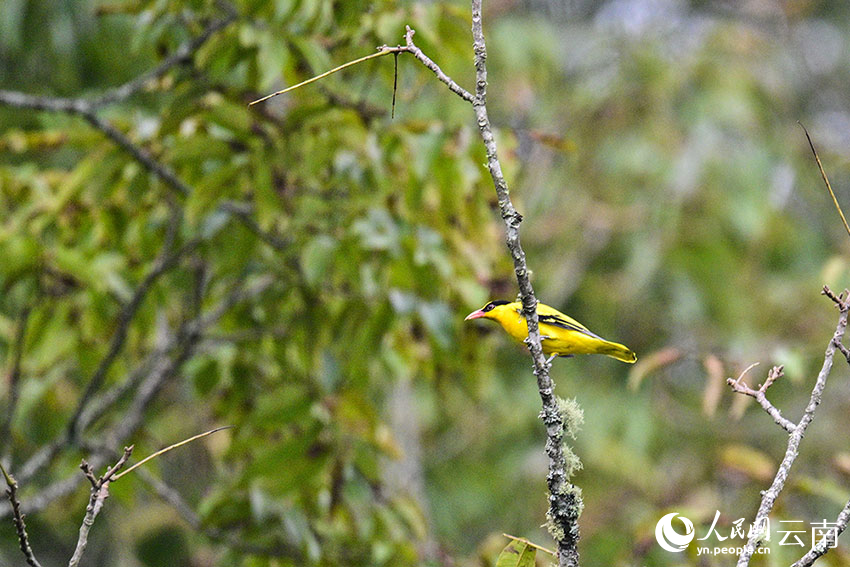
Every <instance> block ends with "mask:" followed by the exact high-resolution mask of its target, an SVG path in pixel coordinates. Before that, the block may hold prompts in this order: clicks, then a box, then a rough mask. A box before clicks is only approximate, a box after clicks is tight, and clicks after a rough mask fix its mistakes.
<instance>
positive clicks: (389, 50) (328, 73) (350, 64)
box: [248, 45, 407, 106]
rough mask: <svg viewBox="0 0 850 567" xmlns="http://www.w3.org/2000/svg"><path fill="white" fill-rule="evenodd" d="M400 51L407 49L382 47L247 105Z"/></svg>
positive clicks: (398, 46) (252, 104)
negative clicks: (375, 51)
mask: <svg viewBox="0 0 850 567" xmlns="http://www.w3.org/2000/svg"><path fill="white" fill-rule="evenodd" d="M401 51H407V48H406V47H403V46H401V45H397V46H396V47H388V46H386V45H382V46H381V47H379V48H378V51H377V53H371V54H369V55H366V56H363V57H361V58H359V59H355V60H353V61H349V62H348V63H343V64H342V65H340V66H338V67H334V68H333V69H331V70H330V71H325V72H324V73H322V74H320V75H316V76H315V77H310V78H309V79H307V80H306V81H301V82H300V83H298V84H297V85H292V86H291V87H286V88H285V89H283V90H280V91H277V92H273V93H272V94H270V95H266V96H264V97H263V98H258V99H257V100H254V101H251V102H249V103H248V106H254V105H255V104H259V103H261V102H265V101H267V100H269V99H270V98H274V97H276V96H278V95H282V94H286V93H288V92H292V91H294V90H295V89H300V88H301V87H303V86H305V85H309V84H310V83H315V82H316V81H321V80H322V79H324V78H325V77H329V76H331V75H333V74H334V73H337V72H339V71H342V70H343V69H348V68H349V67H353V66H354V65H357V64H358V63H363V62H364V61H369V60H370V59H375V58H376V57H383V56H384V55H389V54H390V53H399V52H401Z"/></svg>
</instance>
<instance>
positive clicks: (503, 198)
mask: <svg viewBox="0 0 850 567" xmlns="http://www.w3.org/2000/svg"><path fill="white" fill-rule="evenodd" d="M472 41H473V51H474V53H475V98H474V100H473V102H472V107H473V109H474V110H475V118H476V120H477V122H478V130H479V132H480V134H481V139H482V140H483V142H484V147H485V149H486V151H487V168H488V169H489V170H490V176H491V177H492V179H493V184H494V186H495V188H496V194H497V196H498V199H499V210H500V212H501V215H502V219H503V220H504V221H505V227H506V243H507V246H508V250H509V251H510V253H511V258H512V259H513V263H514V272H515V274H516V278H517V283H518V285H519V293H520V297H521V299H522V306H523V314H524V315H525V318H526V321H527V322H528V339H527V341H526V342H527V344H528V349H529V350H530V351H531V357H532V360H533V361H534V374H535V375H536V376H537V388H538V390H539V391H540V399H541V402H542V405H543V409H542V410H541V413H540V416H541V418H542V420H543V423H544V424H545V426H546V435H547V440H546V454H547V455H548V457H549V475H548V476H547V479H546V480H547V483H548V486H549V512H548V519H549V531H550V532H551V533H552V536H553V537H554V538H555V540H556V541H557V543H558V563H559V565H560V566H561V567H566V566H571V567H574V566H576V565H578V539H579V527H578V517H579V515H580V514H581V509H582V500H581V492H580V490H579V489H578V488H577V487H575V486H574V485H573V484H571V483H570V482H569V479H568V474H569V471H570V468H574V467H570V466H569V465H568V463H567V455H566V452H565V447H564V433H565V415H564V413H565V412H564V411H563V410H564V409H566V408H564V407H562V406H563V404H562V403H559V400H558V398H557V397H556V396H555V394H554V384H553V383H552V379H551V378H550V377H549V365H548V364H547V362H546V359H545V358H544V356H543V348H542V347H541V344H540V331H539V327H538V320H537V298H536V297H535V295H534V289H533V288H532V286H531V279H530V277H529V273H528V265H527V264H526V260H525V252H524V251H523V249H522V245H521V244H520V238H519V225H520V223H521V222H522V216H521V215H520V214H519V213H518V212H517V210H516V209H515V208H514V205H513V203H512V202H511V198H510V193H509V191H508V184H507V182H506V181H505V177H504V175H503V174H502V166H501V164H500V163H499V157H498V154H497V152H496V140H495V137H494V136H493V130H492V128H491V126H490V118H489V116H488V114H487V48H486V45H485V43H484V30H483V24H482V14H481V0H472ZM574 409H577V408H574ZM579 413H580V412H579ZM573 432H574V431H571V432H570V434H572V433H573Z"/></svg>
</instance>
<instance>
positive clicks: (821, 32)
mask: <svg viewBox="0 0 850 567" xmlns="http://www.w3.org/2000/svg"><path fill="white" fill-rule="evenodd" d="M485 10H486V11H485V33H486V34H487V41H488V49H489V59H488V62H489V65H490V67H489V70H490V74H489V84H490V88H489V99H488V100H489V105H490V114H491V118H492V120H493V122H494V126H495V127H497V128H498V143H499V144H500V145H499V149H500V157H501V159H502V165H503V167H504V168H505V170H506V175H507V177H508V180H509V182H510V184H511V189H512V196H513V199H514V202H515V204H516V205H517V207H518V209H519V210H520V212H521V213H522V214H523V216H524V217H525V222H524V223H523V225H522V235H523V243H524V245H525V248H526V252H527V253H528V260H529V266H530V267H531V269H532V270H533V272H534V274H533V281H534V284H535V289H536V291H537V293H538V296H539V297H540V298H541V299H542V300H544V301H545V302H546V303H548V304H550V305H552V306H554V307H557V308H559V309H561V310H562V311H564V312H566V313H569V314H571V315H573V316H575V317H576V318H577V319H579V320H580V321H582V322H584V323H586V324H587V325H588V326H589V327H591V328H592V329H594V330H595V331H597V332H599V333H600V334H602V335H603V336H606V337H608V338H611V339H614V340H617V341H619V342H623V343H625V344H627V345H629V346H630V347H631V348H632V349H634V350H635V351H636V352H637V353H638V357H639V363H638V365H636V366H635V367H634V368H629V367H627V366H626V365H623V364H619V363H617V362H616V361H613V360H610V359H603V358H602V357H578V358H575V359H570V360H559V361H556V362H555V364H554V368H553V371H552V375H553V378H554V379H555V381H556V383H557V385H558V393H559V394H560V395H561V396H564V397H575V398H576V399H577V401H578V402H579V404H580V405H581V406H582V407H583V408H584V410H585V425H584V428H583V430H582V432H581V433H580V435H579V437H578V439H577V440H576V442H575V451H576V453H577V454H578V455H579V456H580V457H581V458H582V460H583V462H584V465H585V468H584V470H583V471H582V472H580V473H579V474H578V475H577V477H576V478H575V482H576V483H577V484H578V485H580V486H581V487H582V489H583V491H584V497H585V503H586V506H585V511H584V514H583V516H582V520H581V526H582V540H581V550H582V555H583V562H584V564H585V565H589V566H595V565H598V566H611V565H623V566H625V565H690V564H694V563H695V562H696V561H704V563H700V564H703V565H713V564H715V563H716V564H730V563H731V562H732V560H733V558H732V557H731V556H727V557H718V558H705V557H702V558H700V559H699V560H697V559H696V558H695V557H694V555H695V553H694V554H691V555H688V554H687V553H686V554H680V555H672V554H670V553H668V552H665V551H663V550H662V549H660V548H659V547H658V546H657V544H656V542H655V539H654V535H653V533H654V528H655V523H656V522H657V521H658V519H659V518H660V517H661V516H662V515H663V514H665V513H667V512H669V511H677V512H680V513H682V514H684V515H686V516H688V517H690V518H691V519H693V520H694V522H695V523H697V532H698V533H699V534H703V533H705V531H706V530H707V529H708V527H709V526H710V525H711V522H712V519H713V518H714V516H715V512H716V511H720V512H721V513H722V516H721V518H720V520H719V524H718V531H720V532H721V533H724V534H725V533H728V532H729V531H730V529H731V528H732V522H733V521H734V520H736V519H738V518H740V517H745V518H748V519H750V518H752V517H753V515H754V512H755V508H756V506H757V505H758V501H759V490H762V489H763V488H765V486H766V485H767V484H768V483H769V481H770V479H771V478H772V475H773V472H774V471H775V468H776V464H777V462H778V460H779V459H780V458H781V455H782V452H783V451H784V442H785V436H784V435H783V434H782V433H781V432H780V431H779V430H778V428H776V426H775V425H774V424H773V423H771V420H770V419H769V418H768V417H766V416H765V415H764V414H763V412H761V410H760V409H758V408H757V407H756V406H755V405H749V404H748V403H747V401H748V400H747V399H746V398H744V397H742V396H737V397H736V396H734V395H733V394H732V393H731V392H729V391H728V390H727V389H726V386H725V384H724V380H725V378H726V377H727V376H737V375H738V374H739V373H740V372H741V371H742V370H743V369H744V368H745V367H746V366H748V365H749V364H750V363H752V362H756V361H759V362H761V363H762V365H761V366H760V367H758V368H756V369H755V370H753V371H751V373H750V375H749V379H750V380H751V382H752V383H758V382H760V381H763V379H764V376H765V374H766V372H767V368H769V366H770V365H772V364H784V365H785V368H786V372H785V374H786V377H785V378H783V379H781V380H780V381H779V382H777V384H776V385H775V386H774V387H773V388H772V389H771V394H772V399H773V401H774V403H775V404H776V405H777V406H779V407H780V408H782V410H783V413H785V414H787V415H790V416H796V415H798V414H799V412H800V411H801V410H802V408H803V406H804V404H805V402H806V400H807V399H808V391H809V390H810V388H811V383H812V381H813V379H814V375H815V374H816V373H817V370H818V368H819V367H820V364H821V362H822V356H823V349H824V347H825V345H826V344H827V342H828V341H829V338H830V336H831V333H832V329H833V328H834V320H835V313H834V310H833V309H832V307H831V305H830V303H829V302H828V301H826V300H824V299H823V298H821V297H820V294H819V291H820V288H821V286H822V285H823V284H825V283H826V284H829V285H830V286H832V287H833V288H834V289H843V288H844V287H845V286H847V285H848V279H849V278H848V276H849V275H850V266H848V260H847V258H848V252H850V241H848V238H847V235H846V234H844V233H843V228H842V226H841V224H840V223H839V221H838V219H837V217H836V215H835V210H834V209H833V207H832V204H831V202H830V200H829V197H828V196H827V194H826V192H825V190H824V189H823V185H822V183H821V180H820V177H819V174H818V171H817V169H816V167H815V165H814V163H813V161H812V159H811V154H810V152H809V149H808V146H807V145H806V142H805V138H804V136H803V133H802V131H801V130H800V128H799V126H797V124H796V121H797V120H800V121H802V122H803V123H804V124H805V125H806V126H807V127H808V128H809V130H810V132H811V133H812V135H813V138H814V140H815V143H816V144H817V145H818V147H819V150H820V154H821V158H822V159H823V161H824V165H825V167H826V169H827V172H828V173H829V175H830V177H831V179H832V181H833V186H834V187H835V188H836V191H837V194H838V199H839V201H841V202H843V203H850V194H848V191H847V190H846V187H847V184H848V175H850V170H848V157H847V151H846V148H847V146H848V142H849V141H850V139H848V132H850V129H848V125H850V94H848V93H850V90H848V89H847V84H848V79H850V76H848V75H850V59H848V57H850V55H848V54H850V49H848V37H850V34H848V32H850V29H848V22H850V19H849V18H848V16H850V8H848V5H847V4H846V3H845V2H838V1H816V0H814V1H802V0H800V1H790V2H785V3H782V4H781V5H780V4H778V3H772V2H750V3H746V4H744V5H741V6H735V5H731V4H728V3H723V2H690V3H688V2H681V1H675V0H669V1H667V0H657V1H651V0H611V1H607V2H589V1H585V0H578V1H574V2H554V1H545V0H526V1H524V2H523V1H510V0H502V1H499V2H496V1H493V2H486V3H485ZM405 24H409V25H410V26H411V27H413V28H414V29H415V30H416V32H417V35H416V40H417V44H418V45H419V46H420V47H421V48H422V49H423V51H425V52H426V53H427V54H428V55H429V56H430V57H432V58H433V59H434V60H435V61H437V63H439V65H440V66H441V67H442V68H443V69H444V70H445V71H446V72H447V73H448V74H449V75H450V76H451V77H453V78H454V79H455V80H457V81H458V82H459V83H461V84H462V85H464V86H466V87H467V88H471V87H472V86H473V80H474V69H473V67H472V51H471V38H470V33H469V27H470V21H469V7H468V5H467V3H466V2H392V1H389V0H386V1H374V2H366V1H362V0H355V1H346V2H331V1H327V0H291V1H287V0H279V1H276V2H271V1H259V0H236V1H234V2H233V4H232V5H230V4H225V3H223V2H206V1H203V0H155V1H145V0H137V1H134V0H131V1H126V2H125V1H115V2H111V1H103V2H101V1H95V0H88V1H82V2H71V1H68V2H54V1H49V0H29V1H28V0H6V1H5V2H3V3H1V4H0V88H2V89H4V90H5V91H19V92H22V93H28V94H31V95H46V96H51V97H68V98H72V99H80V100H83V101H88V102H87V103H86V104H89V105H90V106H88V107H86V108H82V107H71V106H69V107H68V108H64V109H59V110H60V111H59V112H51V111H48V110H42V111H38V110H32V109H22V108H21V107H20V105H18V104H15V101H12V100H10V99H9V98H8V97H6V98H5V99H2V103H0V125H2V127H0V207H1V208H0V210H2V215H0V356H2V360H3V361H4V369H5V371H4V377H5V379H4V381H3V382H2V389H0V392H2V394H0V408H2V413H0V416H2V420H0V458H2V459H3V463H4V464H6V465H8V468H9V469H10V470H11V472H13V473H14V474H15V475H16V476H17V477H18V478H19V480H20V481H21V492H20V498H21V500H22V502H23V503H24V505H25V507H26V508H27V510H29V515H28V518H27V519H28V525H29V527H30V535H31V539H32V543H33V546H34V547H35V548H36V550H37V551H40V556H41V559H42V561H43V562H44V563H45V564H57V563H59V562H60V561H66V560H67V558H68V557H69V556H70V553H71V551H73V545H74V542H75V541H76V534H77V530H78V529H79V524H80V520H81V519H82V516H83V513H84V509H85V504H86V499H87V497H88V496H87V492H88V491H87V489H86V488H85V487H84V483H85V478H84V477H83V476H82V475H81V474H80V472H79V470H78V464H79V461H80V459H81V458H82V457H85V458H87V459H90V460H92V463H93V464H99V466H101V467H102V466H103V465H104V464H105V463H106V462H108V461H114V458H115V456H116V455H117V454H118V453H119V452H120V450H121V448H122V447H123V445H124V444H129V443H135V445H136V453H135V454H136V455H138V456H139V457H141V456H144V455H146V454H148V453H151V452H153V451H155V450H156V449H158V448H160V447H162V446H165V445H168V444H170V443H173V442H175V441H178V440H180V439H183V438H186V437H189V436H191V435H193V434H195V433H198V432H200V431H203V430H205V429H209V428H212V427H214V426H217V425H225V424H227V425H234V426H235V428H234V429H232V430H229V431H228V432H226V433H225V432H222V433H218V434H216V435H213V436H211V437H209V438H207V439H206V440H205V441H204V442H202V443H199V444H196V445H189V446H187V447H185V448H183V449H181V450H179V451H176V452H172V453H169V454H168V455H166V456H164V457H162V458H161V459H159V460H157V461H154V462H153V463H151V465H150V466H148V467H146V468H145V469H144V470H143V471H142V472H141V473H140V474H138V475H137V474H135V473H134V474H133V475H128V477H126V479H122V481H121V482H120V483H116V484H115V485H114V486H113V488H112V498H111V499H110V500H109V501H108V503H107V506H106V508H105V511H104V513H103V514H104V515H103V516H101V517H100V519H99V520H98V523H97V524H96V525H95V527H94V528H93V530H92V536H91V537H92V543H91V544H90V545H91V547H90V549H89V551H88V557H87V559H88V561H89V563H88V564H91V565H94V564H98V565H126V566H135V565H145V566H155V565H213V564H215V565H246V566H248V565H251V566H253V565H313V564H315V565H413V564H420V563H421V562H423V561H430V562H432V563H433V564H446V565H451V564H457V565H480V564H488V562H492V561H493V559H494V557H495V555H496V553H497V552H498V550H499V549H500V548H501V547H502V546H503V545H504V543H505V540H504V538H502V537H501V535H500V534H501V533H502V532H508V533H512V534H515V535H520V536H525V537H528V538H530V539H532V540H533V541H536V542H538V543H541V544H544V545H546V544H548V542H549V541H550V539H549V537H548V536H547V534H546V533H545V529H544V528H541V527H540V525H541V524H542V523H543V521H544V518H545V511H546V506H547V502H546V498H545V497H544V494H545V489H546V485H545V475H546V462H545V459H544V453H543V447H542V443H543V440H544V434H543V427H542V425H541V424H540V422H539V420H538V417H537V413H538V411H539V406H540V400H539V397H538V393H537V391H536V389H535V385H534V380H533V376H532V375H531V373H530V363H529V358H528V356H527V354H526V353H525V352H524V349H523V348H522V347H518V346H515V345H513V344H512V343H509V341H508V340H507V339H506V337H504V336H503V335H502V334H501V333H500V332H497V331H496V329H495V327H490V326H484V325H476V324H464V323H463V316H464V315H465V314H466V313H468V312H469V311H470V310H472V309H473V308H477V307H479V306H480V305H481V304H483V303H484V302H485V301H486V300H487V299H491V298H492V299H496V298H501V299H513V298H514V297H515V296H516V288H515V284H514V276H513V268H512V266H511V264H510V259H509V257H508V255H507V254H506V253H505V248H504V244H503V237H502V230H503V226H502V223H501V219H499V217H498V210H497V206H496V202H495V195H494V193H493V190H492V186H491V184H490V180H489V178H488V176H487V174H486V170H485V168H484V165H483V164H484V161H485V158H484V150H483V147H482V146H481V144H480V142H479V139H478V137H477V134H476V130H475V128H476V127H475V123H474V121H473V118H474V116H473V114H472V113H471V111H470V109H469V107H468V106H467V105H466V104H465V103H464V102H463V101H461V100H459V99H458V98H457V97H455V96H454V95H452V94H450V93H449V92H448V91H447V90H446V89H445V86H444V85H442V84H441V83H439V82H438V81H436V80H435V79H434V77H433V75H431V74H430V73H429V72H428V71H427V70H425V69H424V68H423V67H422V66H421V65H418V64H416V63H415V62H414V61H413V60H412V59H411V58H407V57H405V56H404V55H402V56H400V57H399V58H398V65H399V68H398V92H397V102H396V107H395V118H394V119H390V116H389V114H390V101H391V99H392V86H393V62H392V58H391V57H384V58H380V59H376V60H371V61H369V62H367V63H364V64H362V65H360V66H356V67H353V68H351V69H349V70H346V71H344V72H342V73H339V74H336V75H334V76H332V77H330V78H328V79H326V80H324V81H322V82H320V83H316V84H312V85H309V86H307V87H304V88H302V89H299V90H297V91H295V92H293V93H291V94H288V95H285V96H282V97H278V98H276V99H272V100H271V101H269V102H267V103H264V104H261V105H256V106H252V107H250V108H249V107H248V106H247V104H248V102H250V101H252V100H254V99H256V98H259V97H260V96H262V95H264V94H267V93H269V92H271V91H274V90H277V89H279V88H282V87H285V86H288V85H291V84H295V83H297V82H299V81H301V80H304V79H306V78H308V77H310V76H313V75H315V74H317V73H320V72H323V71H325V70H328V69H330V68H332V67H335V66H336V65H339V64H341V63H344V62H346V61H349V60H352V59H355V58H357V57H360V56H363V55H366V54H368V53H370V52H372V51H373V50H374V48H375V47H376V46H379V45H382V44H390V45H395V44H397V43H399V42H402V41H403V37H402V36H403V34H404V26H405ZM181 50H182V51H181ZM181 53H182V54H183V55H182V58H181ZM175 54H177V61H174V63H176V64H174V65H171V64H169V63H168V62H169V58H170V57H174V56H175ZM186 55H188V57H187V56H186ZM158 66H163V67H161V69H162V71H163V72H161V73H158V72H154V73H152V74H151V75H150V76H148V75H145V73H149V72H150V71H151V70H156V69H158ZM138 77H147V78H148V79H149V80H146V81H144V83H143V85H134V84H132V83H131V84H130V86H131V87H133V88H132V89H131V90H130V91H128V92H123V91H121V90H115V88H116V87H119V86H120V85H123V84H126V83H127V82H128V81H133V80H135V79H136V78H138ZM136 87H140V88H136ZM110 128H111V129H112V130H109V129H110ZM109 132H112V133H111V134H110V133H109ZM122 140H123V143H122ZM128 150H129V151H128ZM134 150H135V153H134ZM140 152H141V153H140ZM146 159H147V161H146ZM157 167H158V168H159V170H157ZM839 366H840V365H839ZM840 370H841V372H843V373H845V374H846V370H845V369H844V368H840ZM630 372H631V374H629V373H630ZM848 394H850V387H848V384H847V381H846V379H844V378H843V377H842V376H841V375H840V374H839V375H837V376H835V377H834V381H833V383H832V384H831V386H830V395H829V396H827V399H825V401H824V404H823V407H822V409H821V410H819V413H818V418H817V419H816V420H815V422H814V424H813V425H812V427H811V428H810V429H809V431H808V433H807V437H806V441H805V443H804V453H803V454H802V457H801V460H800V462H798V463H797V465H795V467H796V468H795V469H794V477H793V480H792V484H791V486H790V488H789V492H788V493H787V494H786V495H785V498H784V499H783V500H782V501H781V502H780V503H779V505H778V507H777V509H776V510H775V512H774V518H775V519H776V520H777V521H778V520H799V521H805V522H810V521H819V520H820V519H822V518H834V517H835V515H836V513H837V511H838V510H839V509H840V508H841V507H842V506H843V505H844V503H845V502H846V500H847V495H848V489H847V484H848V475H850V449H848V447H847V446H846V444H845V443H844V440H845V439H846V435H845V434H844V432H845V426H846V415H847V413H848V411H850V402H849V401H850V395H848ZM0 514H2V515H3V517H4V518H6V519H4V521H3V522H2V524H0V564H3V565H6V564H17V563H20V560H21V557H20V552H19V550H18V549H17V541H16V538H15V534H14V526H13V524H12V522H11V521H9V520H8V516H9V510H8V507H7V506H5V505H4V506H3V507H2V511H1V512H0ZM748 521H749V520H748ZM834 551H835V552H834V553H831V554H829V555H827V556H826V557H825V558H824V563H825V564H835V565H840V564H843V563H844V562H846V561H848V557H847V555H848V554H847V552H846V551H844V550H842V549H838V550H834ZM800 554H801V551H800V549H799V548H793V547H791V548H789V547H779V546H776V545H773V546H772V549H771V555H770V556H765V557H761V558H758V559H757V562H758V564H761V565H785V564H788V563H789V562H791V561H793V560H794V559H796V558H797V557H799V555H800Z"/></svg>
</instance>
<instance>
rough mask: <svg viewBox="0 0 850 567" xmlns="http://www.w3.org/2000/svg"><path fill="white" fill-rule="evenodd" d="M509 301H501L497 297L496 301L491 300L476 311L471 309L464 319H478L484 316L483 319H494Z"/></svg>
mask: <svg viewBox="0 0 850 567" xmlns="http://www.w3.org/2000/svg"><path fill="white" fill-rule="evenodd" d="M510 303H511V302H510V301H503V300H501V299H498V300H496V301H491V302H490V303H488V304H487V305H485V306H484V307H482V308H481V309H479V310H478V311H473V312H472V313H470V314H469V315H467V316H466V318H465V319H464V321H469V320H470V319H480V318H482V317H484V318H485V319H496V318H497V317H498V315H499V314H500V313H501V312H502V311H503V310H504V309H505V306H506V305H510Z"/></svg>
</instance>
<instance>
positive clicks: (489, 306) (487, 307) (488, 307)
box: [481, 299, 510, 313]
mask: <svg viewBox="0 0 850 567" xmlns="http://www.w3.org/2000/svg"><path fill="white" fill-rule="evenodd" d="M508 303H510V301H505V300H503V299H497V300H496V301H491V302H490V303H488V304H487V305H485V306H484V309H482V310H481V311H483V312H485V313H486V312H488V311H492V310H493V308H494V307H496V306H497V305H507V304H508Z"/></svg>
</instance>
